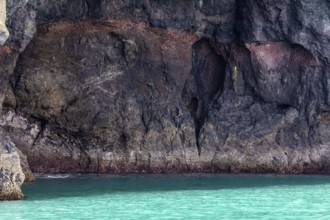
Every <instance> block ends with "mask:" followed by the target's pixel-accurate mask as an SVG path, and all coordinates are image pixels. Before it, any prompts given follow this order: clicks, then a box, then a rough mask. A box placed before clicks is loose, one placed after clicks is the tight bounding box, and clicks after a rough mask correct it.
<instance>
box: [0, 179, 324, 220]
mask: <svg viewBox="0 0 330 220" xmlns="http://www.w3.org/2000/svg"><path fill="white" fill-rule="evenodd" d="M23 191H24V194H25V196H26V197H25V199H24V200H23V201H14V202H0V219H1V220H2V219H4V220H14V219H24V220H30V219H46V220H51V219H54V220H55V219H56V220H61V219H111V220H113V219H123V220H126V219H141V220H146V219H155V220H156V219H157V220H158V219H188V220H193V219H212V220H216V219H299V220H301V219H308V220H310V219H317V220H322V219H327V220H329V219H330V176H309V175H295V176H288V175H229V174H178V175H172V174H171V175H168V174H162V175H151V174H149V175H38V176H37V180H36V182H35V183H28V184H25V185H24V186H23Z"/></svg>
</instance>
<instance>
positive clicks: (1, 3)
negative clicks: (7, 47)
mask: <svg viewBox="0 0 330 220" xmlns="http://www.w3.org/2000/svg"><path fill="white" fill-rule="evenodd" d="M6 15H7V13H6V0H0V45H3V44H4V43H5V42H6V40H7V39H8V37H9V32H8V30H7V27H6V17H7V16H6Z"/></svg>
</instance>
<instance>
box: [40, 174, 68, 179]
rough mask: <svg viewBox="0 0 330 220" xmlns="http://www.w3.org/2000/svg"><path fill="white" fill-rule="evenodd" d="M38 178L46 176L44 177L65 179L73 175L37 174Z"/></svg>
mask: <svg viewBox="0 0 330 220" xmlns="http://www.w3.org/2000/svg"><path fill="white" fill-rule="evenodd" d="M36 177H37V178H44V179H65V178H70V177H72V175H71V174H38V175H36Z"/></svg>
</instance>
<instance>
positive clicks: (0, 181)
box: [0, 131, 25, 201]
mask: <svg viewBox="0 0 330 220" xmlns="http://www.w3.org/2000/svg"><path fill="white" fill-rule="evenodd" d="M24 178H25V176H24V174H23V172H22V167H21V164H20V157H19V154H18V150H17V149H16V146H15V145H14V143H13V142H12V141H11V140H10V138H9V137H4V136H3V134H2V132H1V131H0V201H2V200H17V199H22V198H23V193H22V192H21V185H22V183H23V182H24Z"/></svg>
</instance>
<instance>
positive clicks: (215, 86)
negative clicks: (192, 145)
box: [183, 39, 226, 155]
mask: <svg viewBox="0 0 330 220" xmlns="http://www.w3.org/2000/svg"><path fill="white" fill-rule="evenodd" d="M225 69H226V62H225V60H224V59H223V57H222V56H220V55H219V54H217V53H216V52H215V51H214V49H213V47H212V46H211V45H210V43H209V42H208V40H206V39H201V40H199V41H197V42H196V43H195V44H194V45H193V46H192V70H191V74H190V79H189V80H188V81H187V83H186V85H185V89H184V94H183V99H184V101H186V104H187V105H186V106H187V109H188V110H189V112H190V114H191V116H192V118H193V119H194V125H195V137H196V146H197V148H198V153H199V155H200V154H201V146H200V142H199V136H200V132H201V130H202V128H203V125H204V123H205V121H206V119H207V115H208V108H209V105H210V103H211V102H212V100H213V99H214V97H215V96H216V95H218V94H219V93H222V92H223V86H224V80H225V79H224V78H225ZM187 97H190V98H188V100H187Z"/></svg>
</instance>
